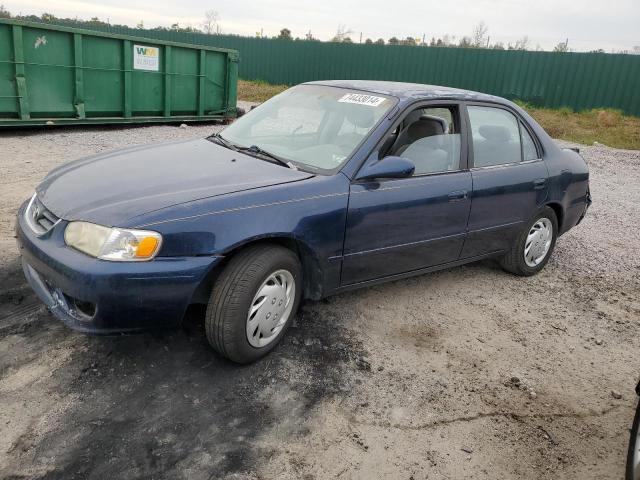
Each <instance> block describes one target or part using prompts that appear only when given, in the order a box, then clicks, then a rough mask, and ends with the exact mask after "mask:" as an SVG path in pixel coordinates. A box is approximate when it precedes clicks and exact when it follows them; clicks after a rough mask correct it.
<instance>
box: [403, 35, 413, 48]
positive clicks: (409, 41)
mask: <svg viewBox="0 0 640 480" xmlns="http://www.w3.org/2000/svg"><path fill="white" fill-rule="evenodd" d="M402 44H403V45H411V46H413V47H415V46H416V39H415V38H413V37H407V38H405V39H404V40H403V41H402Z"/></svg>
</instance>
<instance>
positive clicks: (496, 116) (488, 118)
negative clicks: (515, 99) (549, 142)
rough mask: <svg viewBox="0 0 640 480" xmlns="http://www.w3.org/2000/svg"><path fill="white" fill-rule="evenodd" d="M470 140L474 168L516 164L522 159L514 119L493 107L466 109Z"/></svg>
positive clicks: (470, 107) (510, 114)
mask: <svg viewBox="0 0 640 480" xmlns="http://www.w3.org/2000/svg"><path fill="white" fill-rule="evenodd" d="M467 110H468V112H469V120H470V122H471V135H472V139H473V165H474V167H489V166H494V165H505V164H509V163H518V162H520V160H521V159H522V149H521V146H520V129H519V128H518V120H517V119H516V117H515V116H514V115H513V114H512V113H510V112H507V111H506V110H503V109H501V108H495V107H479V106H469V107H467Z"/></svg>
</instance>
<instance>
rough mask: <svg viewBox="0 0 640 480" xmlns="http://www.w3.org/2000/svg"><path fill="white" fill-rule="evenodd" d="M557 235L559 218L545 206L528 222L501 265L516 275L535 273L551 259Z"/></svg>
mask: <svg viewBox="0 0 640 480" xmlns="http://www.w3.org/2000/svg"><path fill="white" fill-rule="evenodd" d="M557 236H558V218H557V217H556V214H555V212H554V211H553V209H551V208H549V207H544V208H543V209H542V210H541V211H540V212H538V214H537V215H535V216H534V217H533V218H532V219H531V220H530V221H529V222H528V223H527V226H526V228H525V229H524V230H523V231H522V232H521V233H520V235H518V238H517V239H516V241H515V242H514V244H513V246H512V247H511V249H510V250H509V251H508V252H507V254H506V255H505V256H504V257H503V258H502V260H501V262H500V265H502V268H504V269H505V270H507V271H508V272H511V273H514V274H516V275H520V276H530V275H535V274H536V273H538V272H539V271H540V270H542V269H543V268H544V266H545V265H546V264H547V262H548V261H549V257H550V256H551V253H552V252H553V248H554V247H555V245H556V238H557Z"/></svg>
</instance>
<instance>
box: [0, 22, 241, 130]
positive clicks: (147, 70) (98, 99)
mask: <svg viewBox="0 0 640 480" xmlns="http://www.w3.org/2000/svg"><path fill="white" fill-rule="evenodd" d="M238 60H239V56H238V52H236V51H235V50H226V49H221V48H212V47H205V46H200V45H188V44H181V43H174V42H164V41H159V40H151V39H146V38H138V37H130V36H124V35H112V34H108V33H100V32H93V31H89V30H82V29H76V28H68V27H60V26H54V25H47V24H39V23H31V22H22V21H18V20H3V19H0V126H27V125H52V124H53V125H58V124H88V123H97V124H103V123H146V122H188V121H207V120H215V119H223V120H225V119H228V118H230V117H234V116H235V114H236V94H237V80H238Z"/></svg>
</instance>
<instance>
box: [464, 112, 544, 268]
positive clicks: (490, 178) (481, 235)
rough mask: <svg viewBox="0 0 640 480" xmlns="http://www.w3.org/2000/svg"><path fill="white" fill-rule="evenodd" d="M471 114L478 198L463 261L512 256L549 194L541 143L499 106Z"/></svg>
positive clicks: (473, 171)
mask: <svg viewBox="0 0 640 480" xmlns="http://www.w3.org/2000/svg"><path fill="white" fill-rule="evenodd" d="M467 112H468V121H469V127H470V132H471V139H470V155H469V157H470V162H471V175H472V179H473V194H472V197H471V212H470V214H469V224H468V234H467V239H466V241H465V244H464V247H463V249H462V254H461V258H471V257H476V256H481V255H486V254H490V253H495V252H499V251H502V250H507V249H508V248H509V247H510V246H511V245H512V243H513V242H514V241H515V239H516V237H517V235H518V234H519V233H520V231H521V230H522V228H523V227H524V224H525V222H526V221H527V220H528V219H529V218H530V217H531V216H532V215H534V213H535V212H536V211H537V210H538V209H539V208H540V207H541V206H542V205H543V204H544V202H545V200H546V197H547V189H548V187H547V183H548V172H547V167H546V165H545V163H544V161H543V160H542V150H541V148H540V145H539V142H538V141H537V140H535V137H534V136H533V133H532V132H531V131H530V130H529V129H528V128H527V127H526V125H525V124H524V123H523V122H522V120H521V119H520V118H518V117H517V116H516V115H515V114H514V112H512V111H510V110H509V109H507V108H503V107H502V106H498V105H495V104H470V105H468V106H467Z"/></svg>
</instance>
